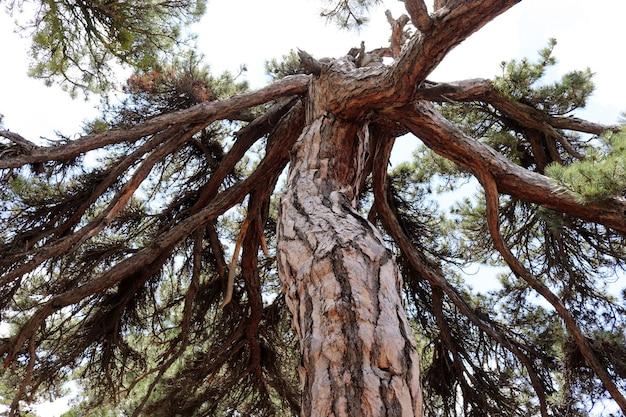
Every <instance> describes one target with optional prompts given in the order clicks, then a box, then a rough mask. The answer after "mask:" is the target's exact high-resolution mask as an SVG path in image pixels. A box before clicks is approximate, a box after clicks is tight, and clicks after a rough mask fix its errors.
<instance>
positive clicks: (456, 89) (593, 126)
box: [416, 78, 621, 138]
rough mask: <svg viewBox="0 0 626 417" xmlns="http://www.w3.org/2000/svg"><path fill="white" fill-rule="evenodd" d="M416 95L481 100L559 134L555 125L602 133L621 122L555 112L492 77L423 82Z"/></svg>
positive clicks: (442, 99)
mask: <svg viewBox="0 0 626 417" xmlns="http://www.w3.org/2000/svg"><path fill="white" fill-rule="evenodd" d="M416 98H419V99H425V100H429V101H435V102H439V103H446V102H451V101H452V102H454V101H462V102H472V101H481V102H485V103H489V104H491V105H492V106H493V107H494V108H495V109H497V110H498V111H499V112H500V113H502V114H503V115H504V116H506V117H508V118H510V119H512V120H515V121H516V122H518V123H519V124H521V125H523V126H526V127H529V128H532V129H536V130H539V131H542V132H544V133H545V134H547V135H549V136H553V137H555V138H559V137H561V136H562V135H560V134H559V133H558V132H557V131H556V130H555V129H564V130H574V131H577V132H583V133H591V134H594V135H600V134H602V133H604V132H607V131H612V132H617V131H619V130H620V129H621V128H620V126H618V125H609V126H607V125H602V124H599V123H592V122H588V121H586V120H582V119H579V118H576V117H561V116H552V115H550V114H547V113H545V112H543V111H541V110H539V109H536V108H535V107H533V106H530V105H528V104H525V103H521V102H519V101H516V100H513V99H511V98H508V97H505V96H503V95H501V94H500V93H499V92H498V90H496V88H495V87H494V85H493V83H492V82H491V81H490V80H486V79H482V78H478V79H471V80H464V81H458V82H452V83H433V82H428V81H426V82H424V83H423V84H422V85H421V86H420V88H419V89H418V90H417V94H416Z"/></svg>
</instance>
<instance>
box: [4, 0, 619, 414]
mask: <svg viewBox="0 0 626 417" xmlns="http://www.w3.org/2000/svg"><path fill="white" fill-rule="evenodd" d="M427 2H428V3H430V0H427ZM320 5H321V2H320V1H319V0H263V1H259V0H209V4H208V8H207V14H206V16H205V17H204V18H203V20H202V21H201V23H199V24H198V25H196V27H195V28H194V30H195V31H196V32H197V33H198V35H199V39H198V45H199V47H200V50H201V51H202V52H204V54H205V55H206V60H207V62H208V63H209V64H210V65H211V67H212V68H213V71H214V72H215V73H219V72H221V71H224V70H230V71H232V72H237V71H238V68H239V66H240V65H241V64H245V65H246V66H247V67H248V69H249V71H248V73H247V75H246V77H247V79H248V80H249V81H250V83H251V85H252V86H253V87H260V86H262V85H264V84H266V83H267V79H266V78H265V76H264V73H263V63H264V60H266V59H269V58H279V57H281V56H282V55H283V54H286V53H288V52H289V50H290V49H295V48H300V49H304V50H306V51H307V52H309V53H310V54H312V55H313V56H315V57H317V58H322V57H326V56H328V57H338V56H341V55H344V54H345V53H346V52H347V51H348V50H349V49H350V48H351V47H355V46H358V45H359V44H360V42H361V40H364V41H365V43H366V47H367V48H368V49H375V48H377V47H380V46H384V45H386V44H387V40H388V37H389V33H390V30H389V26H388V24H387V22H386V19H385V16H384V10H385V9H386V8H390V9H391V10H392V12H393V14H394V17H397V16H398V15H399V14H400V13H401V12H402V6H403V5H402V3H400V2H398V1H388V2H387V4H386V5H383V6H382V7H380V8H378V9H375V10H373V14H372V16H371V23H370V24H369V26H367V27H365V28H364V29H363V30H362V31H361V32H360V33H346V32H341V31H339V30H338V29H337V28H336V27H335V26H333V25H332V24H326V23H325V22H324V21H323V20H321V19H320V18H319V17H318V16H319V10H320ZM624 16H626V2H624V0H596V1H593V2H592V1H588V0H523V1H522V2H521V3H520V4H518V5H516V6H514V7H513V8H512V9H511V10H509V11H508V12H506V13H505V14H504V15H502V16H500V17H498V18H497V19H496V20H495V21H493V22H491V23H490V24H488V25H487V26H486V27H485V28H484V29H482V30H481V31H480V32H478V33H476V34H475V35H473V36H472V37H471V38H470V39H468V40H467V41H466V42H464V43H463V44H461V45H460V46H459V47H457V49H455V50H454V51H453V52H452V53H451V54H450V55H449V56H448V57H447V58H446V59H445V61H444V62H443V63H442V65H441V66H440V68H439V69H438V70H437V71H436V72H435V73H434V74H432V75H431V76H430V77H429V78H430V79H431V80H434V81H454V80H461V79H467V78H477V77H482V78H491V77H493V76H494V75H497V74H498V73H499V72H500V71H501V69H500V63H501V62H502V61H503V60H510V59H513V58H516V59H521V58H523V57H529V58H531V59H535V57H536V56H537V54H536V52H537V51H538V50H539V49H541V48H542V47H544V46H545V45H547V42H548V39H549V38H551V37H554V38H556V39H557V41H558V45H557V47H556V50H555V55H556V57H557V58H558V60H559V63H558V64H557V66H556V67H555V68H554V70H552V71H551V73H550V76H551V77H553V78H554V77H558V76H560V75H563V74H564V73H566V72H568V71H571V70H576V69H584V68H586V67H590V68H591V69H592V71H593V72H595V74H596V75H595V78H594V81H595V83H596V86H597V89H596V92H595V93H594V95H593V97H592V99H591V100H590V102H589V105H588V109H587V110H585V111H584V112H583V113H580V114H579V116H581V117H585V118H588V119H590V120H593V121H598V122H602V123H615V122H617V121H618V119H619V114H620V112H622V111H625V110H626V104H625V102H624V97H625V96H626V94H625V93H626V87H625V86H624V83H623V75H622V74H623V73H624V59H623V43H624V40H625V39H626V36H625V35H626V25H624V22H623V20H624ZM28 45H29V42H28V40H27V39H21V38H19V37H18V36H17V35H15V34H14V33H13V24H12V18H10V17H8V16H7V15H6V14H4V13H1V12H0V57H1V61H0V62H1V64H0V114H4V116H5V117H4V123H5V128H8V129H10V130H12V131H15V132H17V133H19V134H21V135H22V136H24V137H26V138H29V139H37V138H38V137H40V136H44V137H54V132H55V131H56V130H58V131H60V132H61V133H63V134H64V135H67V136H70V135H72V134H74V133H76V132H79V131H80V129H81V124H82V122H83V121H84V120H86V119H89V118H93V117H94V116H95V115H97V110H96V109H95V108H94V106H95V104H97V102H95V103H86V102H85V101H83V100H81V99H75V100H72V99H71V98H69V96H68V95H67V93H65V92H63V91H61V89H60V88H58V87H45V86H44V85H43V83H42V82H41V81H38V80H32V79H29V78H28V77H27V76H26V71H27V66H28V60H27V50H28ZM40 410H41V412H42V414H41V415H46V416H58V415H59V414H60V413H61V411H60V409H58V408H55V407H53V406H50V405H47V406H46V407H45V408H43V409H40ZM43 410H45V412H44V411H43Z"/></svg>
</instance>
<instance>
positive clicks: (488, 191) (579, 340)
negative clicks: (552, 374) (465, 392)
mask: <svg viewBox="0 0 626 417" xmlns="http://www.w3.org/2000/svg"><path fill="white" fill-rule="evenodd" d="M475 174H476V176H477V177H478V180H479V181H480V183H481V184H482V186H483V188H484V189H485V200H486V206H487V224H488V226H489V234H490V235H491V239H492V240H493V244H494V246H495V247H496V249H497V250H498V252H500V254H501V255H502V257H503V258H504V260H505V261H506V263H507V264H508V265H509V267H510V268H511V270H512V271H513V273H515V275H517V276H518V277H520V278H522V279H523V280H524V281H526V282H527V283H528V285H530V286H531V287H532V288H533V289H534V290H535V291H537V293H539V294H540V295H541V296H542V297H543V298H544V299H545V300H546V301H548V302H549V303H550V304H551V305H552V306H553V307H554V309H555V310H556V311H557V313H558V314H559V316H561V318H562V319H563V321H564V322H565V326H566V327H567V329H568V330H569V331H570V333H571V334H572V336H573V337H574V341H575V342H576V345H577V346H578V348H579V349H580V351H581V352H582V354H583V356H584V357H585V359H586V360H587V363H588V364H589V366H590V367H591V369H592V370H593V371H594V372H595V373H596V375H597V376H598V378H600V380H601V381H602V384H603V385H604V387H605V388H606V390H607V391H608V392H609V394H610V395H611V397H612V398H613V399H614V400H615V402H616V403H617V404H618V405H619V407H620V408H621V409H622V412H624V413H625V414H626V398H625V397H624V396H623V395H622V394H621V392H620V391H619V389H618V388H617V386H616V385H615V383H614V382H613V379H612V378H611V376H610V375H609V373H608V371H607V369H606V367H605V366H604V365H603V364H602V362H601V361H600V359H599V358H598V357H597V356H596V354H595V352H594V351H593V348H592V347H591V345H590V343H589V340H588V339H587V338H586V337H585V335H584V334H583V332H582V330H581V329H580V327H579V326H578V323H576V320H575V319H574V317H573V316H572V314H571V313H570V311H569V310H568V309H567V307H565V305H564V304H563V302H562V301H561V300H560V299H559V298H558V297H557V296H556V294H554V293H553V292H552V291H551V290H550V288H549V287H548V286H546V285H545V284H543V283H542V282H541V281H539V280H538V279H537V278H536V277H535V276H533V275H532V274H531V273H530V271H528V270H527V269H526V268H525V267H524V266H523V265H522V264H521V263H520V262H519V261H518V259H517V258H516V257H515V256H514V255H513V253H512V252H511V250H510V249H509V247H508V246H507V245H506V243H504V239H503V238H502V234H501V233H500V222H499V215H498V212H499V209H500V207H499V201H498V196H499V194H498V186H497V184H496V181H495V178H494V177H493V175H492V174H491V173H490V172H489V171H483V170H478V171H477V172H475Z"/></svg>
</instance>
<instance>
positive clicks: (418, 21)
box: [401, 0, 433, 33]
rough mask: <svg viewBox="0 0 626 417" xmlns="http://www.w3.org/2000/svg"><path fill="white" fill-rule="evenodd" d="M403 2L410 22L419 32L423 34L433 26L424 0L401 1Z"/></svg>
mask: <svg viewBox="0 0 626 417" xmlns="http://www.w3.org/2000/svg"><path fill="white" fill-rule="evenodd" d="M401 1H404V8H405V9H406V11H407V13H408V14H409V16H411V21H412V22H413V24H414V25H415V27H416V28H418V29H419V31H420V32H422V33H425V32H428V31H429V30H430V28H431V27H432V26H433V21H432V19H431V18H430V16H429V15H428V9H427V8H426V4H425V3H424V0H401Z"/></svg>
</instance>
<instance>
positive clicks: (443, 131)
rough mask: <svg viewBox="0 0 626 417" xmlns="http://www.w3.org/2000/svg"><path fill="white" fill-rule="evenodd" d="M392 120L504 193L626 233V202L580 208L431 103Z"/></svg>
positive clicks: (565, 193)
mask: <svg viewBox="0 0 626 417" xmlns="http://www.w3.org/2000/svg"><path fill="white" fill-rule="evenodd" d="M390 118H392V119H393V120H396V121H397V122H398V123H400V124H402V125H404V126H405V127H406V128H407V129H408V130H409V131H410V132H412V133H413V134H415V135H416V136H417V137H418V138H420V139H421V140H422V142H424V144H425V145H426V146H428V147H429V148H430V149H432V150H433V151H434V152H435V153H437V154H439V155H441V156H443V157H445V158H447V159H449V160H451V161H453V162H454V163H456V164H458V165H459V166H461V167H463V168H465V169H467V170H468V171H470V172H472V173H473V174H475V175H478V174H477V173H478V172H479V171H488V172H491V173H492V175H493V176H494V179H495V181H496V183H497V185H498V189H499V190H500V191H501V192H503V193H506V194H509V195H511V196H514V197H516V198H519V199H522V200H525V201H529V202H532V203H535V204H539V205H541V206H544V207H546V208H549V209H551V210H555V211H558V212H561V213H565V214H568V215H569V216H572V217H577V218H579V219H582V220H586V221H591V222H595V223H599V224H602V225H604V226H606V227H610V228H613V229H614V230H616V231H618V232H621V233H626V199H624V198H621V197H615V198H612V199H607V200H604V201H602V202H601V203H586V204H581V203H580V202H579V201H578V200H577V198H576V197H575V196H574V195H573V194H571V193H569V192H568V191H567V190H566V189H564V188H563V187H561V186H559V185H557V184H556V183H555V182H554V181H553V180H551V179H550V178H548V177H545V176H543V175H541V174H537V173H534V172H531V171H528V170H526V169H524V168H522V167H520V166H518V165H516V164H514V163H513V162H511V161H509V160H508V159H507V158H505V157H504V156H503V155H502V154H500V153H498V152H496V151H495V150H494V149H493V148H491V147H489V146H487V145H485V144H483V143H481V142H479V141H477V140H474V139H472V138H470V137H469V136H467V135H466V134H465V132H463V130H461V129H460V128H459V127H458V126H456V125H454V124H453V123H451V122H450V121H448V120H446V119H445V118H444V117H443V116H442V115H441V114H439V112H437V110H436V109H435V108H434V107H433V106H432V105H431V104H430V103H426V102H419V103H416V104H414V105H412V106H408V107H405V108H404V109H402V110H400V111H397V112H394V114H393V115H390Z"/></svg>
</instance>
